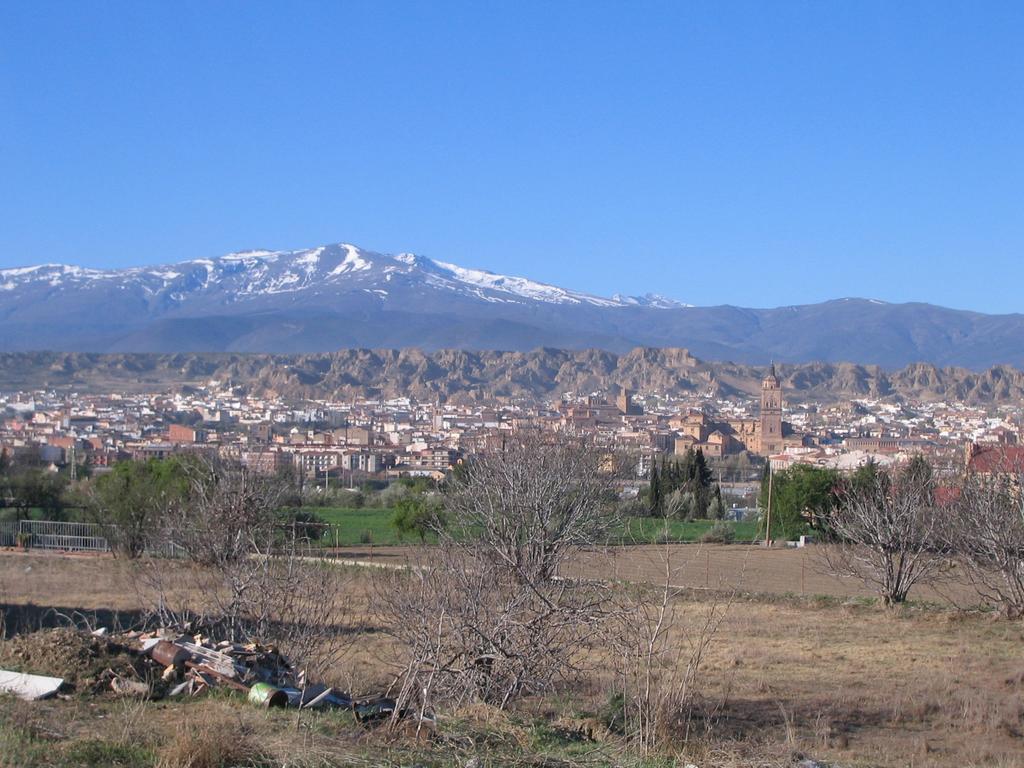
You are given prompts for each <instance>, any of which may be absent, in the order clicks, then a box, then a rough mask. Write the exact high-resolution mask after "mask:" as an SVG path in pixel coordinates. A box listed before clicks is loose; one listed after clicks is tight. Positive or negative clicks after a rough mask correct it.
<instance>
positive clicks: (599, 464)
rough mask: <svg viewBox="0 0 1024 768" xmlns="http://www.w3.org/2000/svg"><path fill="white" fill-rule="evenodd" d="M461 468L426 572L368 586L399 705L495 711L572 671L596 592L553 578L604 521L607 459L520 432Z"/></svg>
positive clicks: (559, 439) (589, 449)
mask: <svg viewBox="0 0 1024 768" xmlns="http://www.w3.org/2000/svg"><path fill="white" fill-rule="evenodd" d="M609 458H611V459H612V460H609ZM465 467H466V468H465V470H464V472H463V473H462V476H461V477H459V478H453V479H450V481H449V483H447V484H446V487H445V493H444V505H445V507H444V508H445V512H446V514H447V518H448V522H449V525H448V527H447V528H445V529H440V530H439V544H438V546H437V547H432V548H431V549H430V553H429V558H430V560H429V562H430V567H429V568H412V569H410V570H409V571H408V572H405V573H383V574H381V578H380V579H377V580H375V583H376V584H377V586H378V590H377V598H376V600H375V604H376V605H378V606H379V607H380V611H381V623H382V626H383V627H384V630H385V631H386V632H387V633H388V634H390V635H391V636H392V637H394V638H395V639H396V641H397V642H396V644H395V648H396V650H398V651H399V653H400V654H401V656H400V663H401V666H402V668H403V669H404V673H403V674H402V676H401V678H400V681H401V682H400V685H399V686H398V692H397V695H396V699H397V700H398V702H399V707H407V706H411V705H413V704H414V703H415V702H417V701H418V703H419V705H420V707H421V708H426V707H427V706H429V705H430V704H431V702H432V701H433V700H435V699H442V700H444V701H447V702H449V703H452V704H456V705H458V704H460V703H463V702H466V701H484V702H488V703H491V704H495V705H497V706H499V707H504V706H506V705H508V704H509V702H511V701H513V700H514V699H516V698H518V697H520V696H523V695H527V694H531V693H537V692H542V691H544V690H546V689H548V688H549V687H550V686H551V685H553V684H554V683H555V682H556V681H558V680H560V679H564V678H567V677H569V676H570V675H571V674H572V673H574V672H575V671H577V669H578V666H579V664H580V663H582V662H583V661H585V659H586V657H587V650H588V648H589V644H590V643H592V642H593V639H594V637H595V629H596V625H597V624H599V623H600V622H601V621H602V618H603V616H604V615H605V613H606V611H607V608H606V607H605V606H606V603H607V596H606V594H605V593H604V589H603V588H602V587H601V586H600V585H597V584H592V583H587V582H579V581H576V580H571V579H557V578H555V577H556V575H557V570H558V566H559V564H560V563H561V562H562V561H563V560H564V559H565V558H566V557H568V556H570V555H571V554H572V553H573V552H576V551H578V550H579V549H581V548H583V547H586V546H588V545H592V544H594V543H596V542H598V541H600V540H601V539H602V538H603V536H604V534H605V533H606V531H607V528H608V526H609V525H610V524H611V522H612V521H613V519H614V518H613V511H614V502H609V501H608V499H609V496H608V495H607V493H606V492H607V490H608V488H610V487H612V484H613V483H612V481H613V479H614V478H615V477H616V473H617V471H618V468H619V465H618V463H617V462H616V461H615V460H614V457H609V454H608V453H607V452H606V451H604V450H602V449H600V448H598V447H597V446H595V445H594V443H593V442H592V441H590V440H589V439H586V438H577V437H575V436H573V435H565V434H562V435H556V434H552V433H543V432H532V431H529V432H519V433H514V434H513V435H510V436H509V437H508V438H506V439H505V440H504V443H503V445H502V447H501V448H500V449H494V450H488V451H485V452H482V453H479V454H477V455H474V456H473V457H471V459H469V460H468V461H467V462H466V464H465Z"/></svg>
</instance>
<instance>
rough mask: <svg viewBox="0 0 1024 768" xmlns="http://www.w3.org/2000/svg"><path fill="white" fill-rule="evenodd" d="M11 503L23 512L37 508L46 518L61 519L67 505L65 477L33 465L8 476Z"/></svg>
mask: <svg viewBox="0 0 1024 768" xmlns="http://www.w3.org/2000/svg"><path fill="white" fill-rule="evenodd" d="M7 482H8V488H9V493H10V497H11V505H12V506H14V507H17V508H18V509H19V510H21V512H22V514H24V513H25V512H26V511H27V510H30V509H39V510H41V511H42V512H43V515H44V516H45V517H46V519H48V520H61V519H63V518H64V510H65V508H66V507H67V506H68V503H67V499H66V497H65V493H66V491H67V478H65V477H63V476H62V475H60V474H58V473H57V472H51V471H47V470H45V469H39V468H37V467H33V468H30V469H26V470H23V471H21V472H19V473H17V474H14V475H11V476H9V477H8V480H7Z"/></svg>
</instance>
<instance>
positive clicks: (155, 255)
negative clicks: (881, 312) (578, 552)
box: [0, 0, 1024, 312]
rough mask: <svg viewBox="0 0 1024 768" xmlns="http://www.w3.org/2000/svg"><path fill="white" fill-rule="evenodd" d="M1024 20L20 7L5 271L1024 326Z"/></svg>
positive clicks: (766, 7) (990, 8) (587, 6)
mask: <svg viewBox="0 0 1024 768" xmlns="http://www.w3.org/2000/svg"><path fill="white" fill-rule="evenodd" d="M1022 40H1024V4H1022V3H1019V2H1015V3H1005V4H1001V3H996V2H983V3H977V2H973V3H966V2H965V3H954V2H938V3H936V2H928V3H923V2H922V3H914V2H898V3H894V2H879V3H872V2H813V3H802V2H778V1H775V2H763V3H722V2H707V3H701V2H683V0H677V1H675V2H665V3H660V2H643V1H640V2H625V1H623V2H617V3H606V2H598V0H592V1H590V2H582V1H581V2H570V1H569V0H562V1H561V2H537V3H533V2H526V1H524V0H516V1H515V2H499V1H498V0H491V1H486V0H477V1H476V2H441V1H440V0H432V1H430V2H426V1H424V2H386V1H385V0H374V1H373V2H365V3H363V2H341V1H340V0H337V1H334V2H323V3H317V2H287V3H285V2H278V3H264V2H239V3H232V2H213V3H211V2H197V3H189V2H179V1H176V2H174V3H164V2H161V3H150V2H142V1H140V0H135V1H134V2H129V3H116V2H89V3H80V2H27V1H24V2H6V3H3V4H2V5H0V265H2V266H15V265H23V264H32V263H38V262H44V261H49V262H52V261H57V262H68V263H74V264H83V265H87V266H97V267H114V266H126V265H135V264H152V263H163V262H172V261H177V260H184V259H188V258H198V257H204V256H215V255H219V254H222V253H226V252H229V251H233V250H241V249H245V248H298V247H305V246H311V245H316V244H321V243H326V242H337V241H346V242H353V243H356V244H359V245H361V246H364V247H366V248H370V249H373V250H381V251H385V252H394V251H414V252H416V253H421V254H424V255H427V256H431V257H434V258H439V259H442V260H448V261H454V262H456V263H459V264H463V265H465V266H474V267H481V268H485V269H490V270H493V271H498V272H507V273H513V274H524V275H527V276H530V277H532V278H535V279H539V280H544V281H547V282H553V283H557V284H561V285H565V286H567V287H571V288H576V289H580V290H587V291H591V292H595V293H600V294H610V293H613V292H623V293H631V294H639V293H645V292H647V291H652V292H657V293H662V294H665V295H668V296H671V297H674V298H677V299H681V300H685V301H689V302H692V303H696V304H720V303H730V304H738V305H744V306H775V305H786V304H799V303H806V302H814V301H820V300H824V299H829V298H837V297H843V296H867V297H874V298H880V299H885V300H890V301H929V302H933V303H938V304H945V305H948V306H954V307H963V308H970V309H977V310H982V311H989V312H1016V311H1024V301H1022V299H1021V294H1020V284H1021V279H1020V278H1021V277H1022V276H1024V267H1022V266H1021V258H1022V256H1024V45H1022V44H1021V41H1022Z"/></svg>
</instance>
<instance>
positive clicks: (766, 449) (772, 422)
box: [759, 362, 783, 456]
mask: <svg viewBox="0 0 1024 768" xmlns="http://www.w3.org/2000/svg"><path fill="white" fill-rule="evenodd" d="M760 429H761V434H760V435H759V438H760V445H761V450H760V453H761V455H762V456H771V455H772V454H775V453H782V447H783V443H782V386H781V385H780V384H779V377H778V376H776V375H775V363H774V362H772V367H771V369H770V370H769V371H768V375H767V376H765V377H764V379H762V380H761V421H760Z"/></svg>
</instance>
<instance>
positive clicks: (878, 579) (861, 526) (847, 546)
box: [822, 470, 945, 607]
mask: <svg viewBox="0 0 1024 768" xmlns="http://www.w3.org/2000/svg"><path fill="white" fill-rule="evenodd" d="M933 491H934V487H933V480H932V478H931V476H930V475H929V474H924V473H918V472H893V473H888V472H885V471H881V470H879V471H878V472H876V473H873V474H871V475H870V476H868V477H866V478H864V479H862V480H861V481H860V482H859V483H850V484H848V485H847V487H846V488H844V489H843V490H842V491H840V493H839V503H838V504H837V505H836V506H835V508H834V509H831V510H829V511H828V512H826V513H825V515H824V523H825V527H826V529H827V530H828V532H829V534H830V536H831V538H832V543H830V544H829V545H827V546H825V547H823V550H822V551H823V555H824V557H825V561H826V563H827V564H828V566H829V568H830V569H831V570H832V571H833V572H834V573H836V574H839V575H845V576H852V577H855V578H858V579H860V580H861V581H863V582H864V584H865V585H867V586H868V587H870V588H871V589H874V590H875V591H876V592H878V594H879V595H880V596H881V598H882V600H883V602H884V603H885V605H886V606H890V607H891V606H894V605H898V604H900V603H903V602H904V601H905V600H906V599H907V594H908V592H909V591H910V589H911V588H912V587H913V586H914V585H915V584H918V583H923V582H928V581H930V580H932V579H933V578H935V577H937V576H938V575H939V574H940V572H941V571H942V569H943V567H944V565H945V562H944V560H943V558H942V557H940V556H939V555H940V553H941V552H942V551H943V549H944V545H943V536H942V526H943V522H944V520H943V513H942V511H941V510H939V509H938V507H937V505H936V504H935V501H934V492H933Z"/></svg>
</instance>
